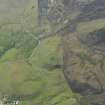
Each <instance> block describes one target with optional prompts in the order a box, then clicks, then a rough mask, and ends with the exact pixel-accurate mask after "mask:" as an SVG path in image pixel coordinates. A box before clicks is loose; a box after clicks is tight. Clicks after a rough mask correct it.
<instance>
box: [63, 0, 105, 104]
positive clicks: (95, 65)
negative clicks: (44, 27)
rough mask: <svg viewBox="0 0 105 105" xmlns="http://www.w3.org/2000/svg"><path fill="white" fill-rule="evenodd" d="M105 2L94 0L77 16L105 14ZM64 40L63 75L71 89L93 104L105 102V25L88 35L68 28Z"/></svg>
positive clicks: (89, 19)
mask: <svg viewBox="0 0 105 105" xmlns="http://www.w3.org/2000/svg"><path fill="white" fill-rule="evenodd" d="M104 4H105V1H104V0H94V1H93V2H91V3H88V4H86V5H84V6H83V7H82V8H81V9H80V14H79V15H78V16H77V18H76V20H77V21H78V22H80V21H82V22H83V21H87V20H88V21H92V20H96V19H102V18H105V15H104V13H105V8H104ZM62 43H63V44H62V45H63V49H64V75H65V78H66V80H67V82H68V84H69V85H70V87H71V89H72V90H73V91H74V92H76V93H80V94H81V95H82V96H83V97H84V98H85V99H86V100H87V102H88V103H89V104H91V105H105V100H104V99H105V46H104V45H105V28H102V29H99V30H96V31H94V32H90V33H88V34H86V35H82V34H81V35H80V34H78V33H77V32H76V30H75V31H74V32H67V33H65V34H64V36H63V37H62ZM83 100H84V99H83ZM81 104H82V105H85V104H86V102H83V103H81Z"/></svg>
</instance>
